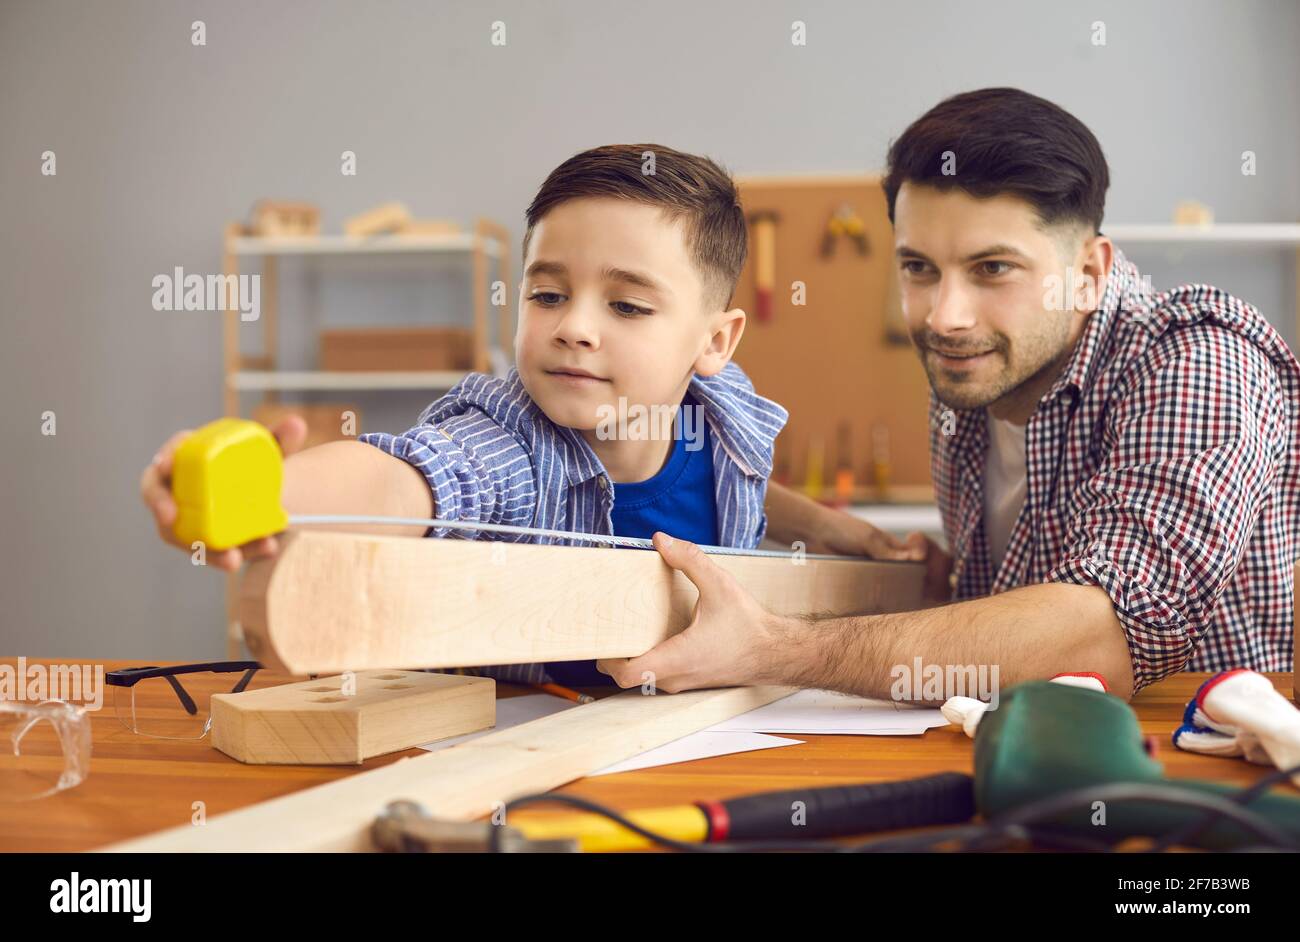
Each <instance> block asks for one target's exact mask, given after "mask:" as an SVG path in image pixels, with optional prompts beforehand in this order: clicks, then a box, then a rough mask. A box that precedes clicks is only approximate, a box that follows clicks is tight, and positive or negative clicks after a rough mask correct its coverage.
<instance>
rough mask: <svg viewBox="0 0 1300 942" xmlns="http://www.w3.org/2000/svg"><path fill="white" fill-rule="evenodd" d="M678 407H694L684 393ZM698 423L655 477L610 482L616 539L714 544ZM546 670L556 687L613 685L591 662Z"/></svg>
mask: <svg viewBox="0 0 1300 942" xmlns="http://www.w3.org/2000/svg"><path fill="white" fill-rule="evenodd" d="M682 405H683V407H685V406H689V405H694V400H693V399H692V398H691V397H690V396H689V395H687V396H686V398H684V399H683V400H682ZM699 425H700V427H701V428H702V429H703V433H702V434H701V435H700V436H699V438H698V440H697V441H687V439H686V437H685V436H683V435H677V436H676V437H675V438H674V439H673V450H672V452H671V453H670V454H669V455H668V461H667V462H665V464H664V466H663V468H662V469H660V471H659V473H658V474H656V475H655V476H654V477H652V478H650V479H649V480H646V481H637V482H636V483H634V484H619V483H617V482H616V483H615V484H614V508H613V510H612V511H611V512H610V516H611V518H612V519H613V522H614V534H615V535H616V536H634V537H640V538H642V539H646V540H648V539H650V537H652V536H654V534H655V531H656V530H662V531H663V532H664V533H667V534H668V535H669V536H675V537H678V538H679V539H683V540H690V541H691V542H692V543H701V544H704V545H705V546H716V545H717V543H718V511H717V498H716V496H715V494H714V488H713V448H712V443H711V441H710V433H709V424H708V422H700V423H699ZM675 427H677V428H680V425H678V426H675ZM631 552H634V553H637V552H645V551H644V550H632V551H631ZM546 672H547V673H548V674H550V675H551V677H552V679H554V681H555V682H556V683H557V684H563V685H565V686H567V687H591V686H597V685H600V684H608V683H612V681H611V680H610V678H609V676H608V675H606V674H602V673H601V672H600V671H598V670H596V662H595V661H552V662H551V663H549V664H547V665H546Z"/></svg>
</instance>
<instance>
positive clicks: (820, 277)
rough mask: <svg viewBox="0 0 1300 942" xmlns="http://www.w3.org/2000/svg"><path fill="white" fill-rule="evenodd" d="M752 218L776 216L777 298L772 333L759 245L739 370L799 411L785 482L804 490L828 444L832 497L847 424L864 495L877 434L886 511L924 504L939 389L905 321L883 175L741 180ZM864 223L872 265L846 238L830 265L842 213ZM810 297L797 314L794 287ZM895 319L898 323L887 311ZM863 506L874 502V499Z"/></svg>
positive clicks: (784, 459) (749, 273)
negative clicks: (761, 295) (932, 408)
mask: <svg viewBox="0 0 1300 942" xmlns="http://www.w3.org/2000/svg"><path fill="white" fill-rule="evenodd" d="M737 184H738V185H739V187H740V191H741V196H742V199H743V201H744V206H745V212H746V215H747V216H753V215H754V214H755V213H757V212H761V211H772V212H775V213H776V215H777V223H776V228H775V246H776V250H775V255H776V259H775V277H774V284H775V290H774V292H773V304H772V309H771V310H772V313H771V317H770V319H769V320H767V321H766V322H762V321H760V320H759V319H758V318H757V317H755V312H756V310H757V308H756V290H755V271H754V270H755V265H756V259H755V257H754V238H753V233H752V231H751V235H750V257H749V261H748V262H747V264H746V267H745V271H744V272H743V273H742V274H741V278H740V283H739V285H738V286H737V289H736V298H735V302H734V303H735V306H737V307H741V308H744V309H745V310H746V311H747V312H749V323H748V325H747V326H746V328H745V335H744V338H743V339H742V340H741V343H740V347H739V349H738V350H737V354H736V361H737V362H738V363H739V364H740V365H741V367H742V368H744V370H745V371H746V372H747V373H748V374H749V375H750V377H751V378H752V379H753V380H754V384H755V386H756V388H757V389H758V391H759V392H760V393H761V394H762V395H764V396H767V397H769V398H771V399H775V400H776V401H777V402H779V403H781V404H782V405H783V406H785V407H786V408H787V409H788V410H789V411H790V422H789V424H788V425H787V426H786V429H785V431H783V432H782V433H781V435H780V437H779V438H778V440H777V447H776V455H777V468H778V471H780V470H781V469H785V471H786V472H787V473H788V474H789V475H790V477H791V479H792V483H794V484H801V483H802V482H803V481H804V477H805V474H806V470H807V464H808V456H809V450H810V445H811V444H812V443H813V442H814V441H816V440H817V439H819V438H820V440H821V441H822V442H823V446H824V451H825V480H826V484H827V487H828V489H829V487H830V485H831V483H832V482H833V481H834V477H835V468H836V467H837V465H838V463H839V460H840V454H839V453H840V448H839V441H840V432H839V429H840V427H841V424H842V423H845V422H847V423H848V426H849V430H850V440H851V445H850V451H851V454H852V467H853V472H854V479H855V483H856V485H857V486H858V487H859V488H866V487H869V486H870V485H872V484H873V472H872V462H873V455H872V451H873V449H872V445H871V442H872V430H873V429H874V428H876V427H878V426H879V427H883V428H884V429H886V430H887V432H888V453H889V459H890V460H889V465H888V475H887V480H888V482H889V483H890V484H891V485H892V486H893V488H894V490H893V493H892V494H889V493H884V494H880V495H879V496H880V497H882V498H885V499H890V498H892V499H909V498H910V499H915V498H916V497H917V495H918V494H923V493H925V490H924V489H925V488H928V487H929V485H930V483H931V482H930V462H929V438H928V428H927V403H928V397H929V383H928V381H927V380H926V376H925V372H924V370H923V369H922V368H921V364H920V361H919V359H918V358H917V355H916V352H915V350H914V349H913V347H912V345H911V342H910V341H908V340H907V339H906V334H905V332H904V331H903V328H902V320H901V315H899V314H898V312H897V295H896V290H892V291H891V287H890V280H891V279H893V278H894V277H895V275H894V261H893V246H894V241H893V231H892V228H891V226H890V224H889V218H888V215H887V213H886V207H885V197H884V192H883V191H882V190H881V188H880V178H879V177H878V176H875V175H866V174H864V175H851V176H791V177H738V178H737ZM846 204H847V205H848V206H850V207H852V209H853V210H854V211H855V212H856V214H857V215H858V216H859V217H860V218H861V220H862V222H863V223H864V231H865V236H866V241H867V253H866V255H865V256H864V255H859V254H858V251H857V248H856V246H855V244H854V242H853V241H852V240H851V239H850V238H848V237H846V236H840V237H839V238H838V239H837V240H836V243H835V247H834V252H833V254H832V255H831V256H830V257H829V258H825V257H823V255H822V243H823V238H824V236H825V233H826V230H827V223H828V222H829V221H830V219H831V217H832V215H833V214H834V213H835V212H836V210H837V209H838V208H839V207H840V206H842V205H846ZM796 281H802V282H803V283H804V284H805V285H806V303H805V304H804V305H802V306H797V305H795V304H794V303H792V287H791V286H792V284H793V283H794V282H796ZM891 308H892V309H893V312H892V315H887V311H889V310H890V309H891ZM862 496H867V497H869V496H872V495H871V492H870V491H866V492H864V493H863V494H860V495H859V497H860V499H861V497H862Z"/></svg>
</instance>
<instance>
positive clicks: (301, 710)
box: [212, 670, 496, 765]
mask: <svg viewBox="0 0 1300 942" xmlns="http://www.w3.org/2000/svg"><path fill="white" fill-rule="evenodd" d="M353 677H354V679H355V685H354V686H352V687H351V688H350V689H351V690H352V691H354V692H352V693H348V692H347V690H345V689H344V680H345V678H344V676H342V675H341V676H337V677H322V678H318V679H316V680H304V681H300V682H299V683H296V684H284V685H282V686H279V687H265V688H263V689H261V690H245V691H244V692H243V693H223V694H216V695H214V696H213V697H212V745H213V746H215V747H216V748H217V749H220V750H221V751H222V752H224V753H225V754H226V755H228V756H231V757H232V758H235V759H238V760H239V761H240V762H248V763H252V764H255V765H268V764H274V765H341V764H357V763H360V762H361V761H362V760H364V759H369V758H370V757H371V756H380V755H384V754H385V753H389V752H397V751H398V750H401V749H410V748H412V747H414V746H418V745H420V744H421V743H426V742H433V741H434V740H438V739H446V738H448V737H449V736H459V735H461V734H462V733H472V732H474V731H475V730H480V729H487V728H488V727H489V726H492V725H493V724H495V723H496V682H495V681H493V680H491V679H490V678H487V677H462V676H459V675H457V674H429V673H425V672H423V671H399V670H370V671H358V672H357V673H356V674H354V675H353Z"/></svg>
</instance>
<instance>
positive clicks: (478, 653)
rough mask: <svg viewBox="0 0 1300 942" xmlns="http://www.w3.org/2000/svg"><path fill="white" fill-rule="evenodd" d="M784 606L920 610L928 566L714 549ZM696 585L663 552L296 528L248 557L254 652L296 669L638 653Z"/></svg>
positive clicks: (666, 626) (788, 609)
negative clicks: (266, 556) (798, 559)
mask: <svg viewBox="0 0 1300 942" xmlns="http://www.w3.org/2000/svg"><path fill="white" fill-rule="evenodd" d="M711 558H712V559H713V560H714V561H715V562H716V563H717V564H718V565H719V566H721V567H722V568H723V569H725V570H726V571H728V572H729V573H731V574H732V575H733V576H735V577H736V579H737V580H738V581H739V582H740V584H741V585H742V586H744V588H745V589H747V590H748V591H749V592H750V593H751V594H752V595H753V596H754V597H755V598H756V599H757V600H758V602H759V604H761V605H763V606H764V607H765V608H767V609H769V610H770V611H773V612H776V613H778V614H785V615H795V614H815V613H816V614H827V615H852V614H867V613H876V612H894V611H908V610H911V609H916V608H920V607H922V598H921V589H922V580H923V578H924V569H923V566H922V565H921V564H920V563H893V562H875V561H872V560H861V561H859V560H844V561H840V560H804V561H803V564H802V565H795V564H794V563H793V562H792V560H791V559H786V558H775V557H747V556H713V557H711ZM697 595H698V593H697V592H696V590H695V586H694V585H693V584H692V583H691V582H690V580H689V579H687V578H686V577H685V576H684V575H682V574H681V573H678V572H675V571H673V570H672V569H670V568H669V567H668V566H667V565H666V564H665V563H664V562H663V560H662V559H661V558H660V557H659V555H658V554H657V553H653V552H649V551H646V550H625V549H605V548H585V547H571V546H540V545H537V544H521V543H504V542H492V541H470V540H440V539H410V538H404V537H383V536H362V535H355V534H343V533H329V532H308V531H299V532H291V533H288V534H286V535H285V536H284V537H283V546H282V548H281V551H280V553H279V555H278V556H277V557H276V558H275V559H271V560H259V561H257V562H254V563H252V564H250V565H249V567H248V569H247V572H246V574H245V576H244V581H243V587H242V594H241V599H240V606H239V613H240V622H241V624H242V625H243V629H244V638H245V641H246V643H247V644H248V647H249V650H250V651H252V652H253V656H254V657H256V658H257V659H258V660H259V661H261V662H262V663H263V664H265V665H267V666H270V667H275V668H276V669H278V670H285V671H287V672H290V673H299V674H324V673H335V672H337V671H341V670H362V669H367V668H376V667H396V668H414V667H433V668H450V667H470V666H475V665H483V664H525V663H533V662H540V661H564V660H582V659H587V658H606V657H635V656H637V655H640V654H644V653H645V652H646V651H648V650H649V649H650V648H652V647H654V646H655V645H656V644H658V643H659V642H660V641H662V640H664V639H665V638H667V637H669V636H670V635H672V634H675V633H676V632H678V631H680V630H682V629H683V628H685V627H686V625H687V624H688V623H689V621H690V618H691V612H692V609H693V608H694V605H695V600H696V598H697Z"/></svg>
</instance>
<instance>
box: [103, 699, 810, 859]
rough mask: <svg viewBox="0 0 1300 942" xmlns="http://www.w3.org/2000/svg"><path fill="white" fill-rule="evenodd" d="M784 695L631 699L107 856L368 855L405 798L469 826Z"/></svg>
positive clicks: (129, 844)
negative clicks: (383, 822) (384, 817)
mask: <svg viewBox="0 0 1300 942" xmlns="http://www.w3.org/2000/svg"><path fill="white" fill-rule="evenodd" d="M791 692H792V691H791V690H790V689H788V688H785V687H735V688H730V689H726V690H697V691H691V692H689V693H678V694H663V693H661V694H658V695H655V696H646V695H643V694H642V693H641V692H640V691H639V690H628V691H624V692H623V693H619V694H615V695H614V696H612V697H607V698H605V699H603V700H598V701H597V702H595V703H589V704H586V705H584V706H580V707H577V708H575V709H571V710H565V711H564V712H562V713H557V714H554V715H552V716H548V717H543V718H542V719H540V720H534V721H533V722H531V723H524V724H523V725H520V726H515V727H512V728H511V729H507V730H502V731H501V732H499V733H491V734H489V735H487V736H484V737H482V738H480V739H475V740H472V741H470V742H467V743H462V744H461V745H459V746H452V747H451V748H449V749H445V750H443V751H441V752H433V753H430V754H428V755H426V756H418V757H416V758H412V759H404V760H402V761H399V762H395V763H393V764H392V765H386V766H384V767H383V768H380V769H375V770H373V771H370V772H361V773H359V774H357V775H354V776H351V777H349V778H345V779H340V780H339V781H336V782H330V783H328V784H326V785H318V786H317V787H315V788H311V789H307V790H306V791H301V792H297V793H295V794H292V795H286V796H284V797H282V798H276V799H273V800H271V801H266V802H262V803H261V804H258V805H253V806H251V807H249V808H243V809H240V810H239V811H232V812H229V813H227V814H223V815H218V816H216V817H214V818H212V819H211V820H210V821H208V822H207V823H206V824H205V825H203V826H201V827H196V826H194V825H191V824H182V825H180V826H179V827H175V828H171V829H170V830H167V831H162V832H160V833H158V834H155V835H151V836H149V837H144V838H140V839H138V840H132V841H126V842H124V843H120V844H113V845H110V846H109V847H107V848H104V850H107V851H126V852H132V853H137V852H173V851H219V852H229V851H295V852H296V851H364V850H373V849H374V847H373V845H372V843H371V841H370V825H371V822H373V820H374V819H375V817H376V816H377V815H378V814H379V813H380V812H381V811H383V809H384V807H385V806H386V805H387V804H388V803H389V802H390V801H396V800H398V799H410V800H413V801H418V802H420V803H421V804H423V805H424V806H425V808H426V809H427V810H428V811H429V813H430V814H431V815H433V816H434V817H439V818H445V819H447V820H464V821H467V820H472V819H474V818H479V817H483V816H484V815H487V814H491V813H492V812H493V811H495V810H496V808H497V803H498V802H506V801H509V800H511V799H512V798H517V797H519V796H520V795H525V794H529V793H532V792H542V791H548V790H549V789H552V788H556V787H558V786H560V785H563V784H564V783H566V782H570V781H572V780H574V779H576V778H581V777H582V776H583V775H586V774H587V773H589V772H594V771H596V770H598V769H601V768H604V767H605V766H607V765H612V764H613V763H615V762H621V761H622V760H624V759H627V758H630V757H631V756H634V755H638V754H639V753H641V752H644V751H646V750H647V749H653V748H655V747H657V746H662V745H663V744H664V743H668V742H672V741H673V740H674V739H678V738H680V737H682V736H686V735H689V734H690V733H694V732H698V731H699V730H701V729H705V728H707V727H709V726H712V725H713V724H715V723H720V722H722V721H723V720H726V719H730V718H731V717H733V716H737V715H739V714H741V713H745V712H747V711H749V710H752V709H754V708H755V707H759V706H762V705H763V704H765V703H771V702H772V701H773V700H776V699H779V698H780V697H782V696H785V695H786V694H788V693H791Z"/></svg>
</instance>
